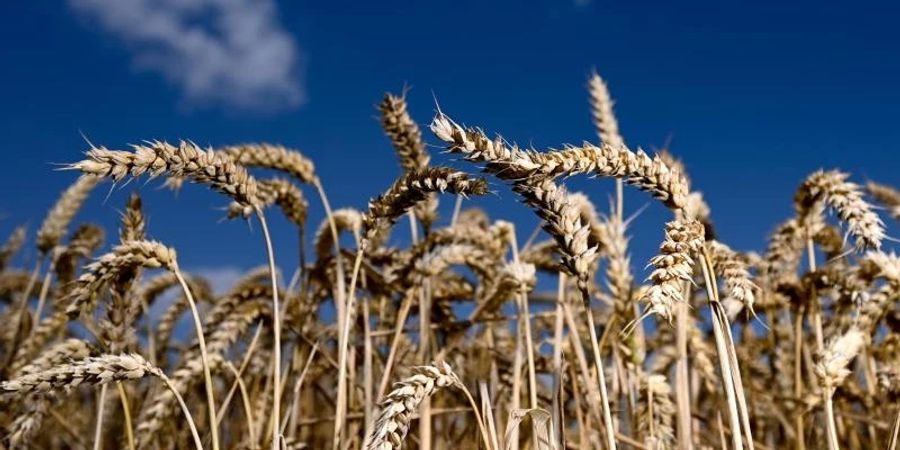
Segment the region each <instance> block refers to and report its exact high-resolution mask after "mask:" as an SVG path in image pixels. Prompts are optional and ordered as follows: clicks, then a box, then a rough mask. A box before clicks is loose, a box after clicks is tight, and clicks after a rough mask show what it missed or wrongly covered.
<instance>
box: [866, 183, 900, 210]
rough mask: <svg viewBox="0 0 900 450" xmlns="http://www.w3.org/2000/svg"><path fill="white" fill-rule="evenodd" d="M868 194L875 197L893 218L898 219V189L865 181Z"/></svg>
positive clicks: (899, 206)
mask: <svg viewBox="0 0 900 450" xmlns="http://www.w3.org/2000/svg"><path fill="white" fill-rule="evenodd" d="M866 190H867V191H869V195H871V196H872V197H875V200H878V202H879V203H881V204H882V205H883V206H884V207H885V208H887V209H888V211H889V212H890V214H891V217H893V218H894V219H897V220H900V191H898V190H897V189H896V188H893V187H891V186H888V185H885V184H880V183H876V182H874V181H870V182H868V183H866Z"/></svg>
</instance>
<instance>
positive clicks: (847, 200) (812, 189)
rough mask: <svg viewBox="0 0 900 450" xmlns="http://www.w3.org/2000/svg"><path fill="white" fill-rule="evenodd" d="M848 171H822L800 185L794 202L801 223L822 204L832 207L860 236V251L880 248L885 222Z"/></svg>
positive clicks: (852, 231) (857, 236) (851, 231)
mask: <svg viewBox="0 0 900 450" xmlns="http://www.w3.org/2000/svg"><path fill="white" fill-rule="evenodd" d="M848 177H849V175H848V174H846V173H843V172H840V171H837V170H830V171H827V172H826V171H823V170H819V171H816V172H815V173H813V174H812V175H810V176H809V177H808V178H807V179H806V181H804V182H803V184H802V185H800V188H799V189H798V190H797V193H796V195H795V196H794V204H795V207H796V209H797V215H798V217H800V221H801V223H805V220H806V218H807V217H809V216H810V215H811V214H817V213H818V211H819V205H822V204H824V205H827V206H829V207H831V208H832V209H833V210H834V211H835V212H836V213H837V214H838V216H839V217H840V218H841V220H843V221H844V222H846V223H847V227H848V232H849V234H850V235H852V236H853V237H855V238H856V249H857V251H863V250H867V249H874V250H878V249H879V248H881V240H882V239H884V236H885V232H884V223H882V221H881V219H880V218H879V217H878V215H877V214H875V212H874V211H873V208H872V206H871V205H870V204H869V203H868V202H866V201H865V200H863V193H862V189H861V188H860V186H859V185H857V184H856V183H852V182H849V181H847V178H848Z"/></svg>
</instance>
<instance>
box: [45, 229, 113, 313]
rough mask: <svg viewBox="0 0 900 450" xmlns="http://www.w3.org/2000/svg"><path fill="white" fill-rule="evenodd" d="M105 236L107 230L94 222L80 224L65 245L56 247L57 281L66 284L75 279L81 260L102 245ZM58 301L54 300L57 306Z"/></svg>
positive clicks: (88, 256)
mask: <svg viewBox="0 0 900 450" xmlns="http://www.w3.org/2000/svg"><path fill="white" fill-rule="evenodd" d="M105 238H106V232H105V231H103V228H100V227H99V226H97V225H92V224H83V225H80V226H79V227H78V229H76V230H75V232H74V233H72V237H71V238H70V239H69V242H68V243H67V244H66V245H65V246H57V247H56V248H55V249H54V252H56V253H55V255H54V256H55V258H56V266H55V267H54V268H55V270H56V278H57V281H58V282H59V283H60V284H61V285H64V284H67V283H69V282H70V281H72V280H74V279H75V272H76V270H77V269H78V266H79V263H80V261H81V260H83V259H88V258H90V257H91V256H92V255H93V254H94V252H96V251H97V249H99V248H100V247H102V246H103V241H104V239H105ZM57 303H58V302H54V305H55V306H56V307H58V306H59V305H58V304H57Z"/></svg>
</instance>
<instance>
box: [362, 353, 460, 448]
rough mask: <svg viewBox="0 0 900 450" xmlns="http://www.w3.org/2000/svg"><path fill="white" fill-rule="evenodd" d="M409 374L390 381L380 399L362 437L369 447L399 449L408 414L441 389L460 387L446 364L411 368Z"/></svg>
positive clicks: (409, 420) (408, 420)
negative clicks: (378, 408)
mask: <svg viewBox="0 0 900 450" xmlns="http://www.w3.org/2000/svg"><path fill="white" fill-rule="evenodd" d="M411 371H412V375H411V376H409V377H407V378H404V379H403V380H401V381H399V382H397V383H395V384H394V390H393V391H391V392H390V393H389V394H387V395H386V396H385V397H384V399H382V400H381V402H380V403H381V413H380V414H379V416H378V419H376V421H375V425H374V426H373V427H372V434H371V435H370V436H369V437H368V438H367V439H366V441H367V442H366V444H365V447H366V449H369V450H392V449H396V450H399V449H401V448H403V441H404V439H406V434H407V433H408V432H409V425H410V422H411V421H412V416H413V415H414V414H415V413H416V411H417V410H418V409H419V404H420V403H422V401H423V400H425V399H426V398H428V397H431V396H432V395H434V393H435V392H437V391H438V390H440V389H442V388H446V387H451V386H460V385H461V382H460V381H459V378H458V377H457V376H456V374H455V373H453V370H452V369H451V368H450V366H449V365H448V364H447V363H444V362H439V363H436V364H435V365H433V366H420V367H413V368H412V369H411Z"/></svg>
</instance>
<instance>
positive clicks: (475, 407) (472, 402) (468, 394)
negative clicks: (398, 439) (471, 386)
mask: <svg viewBox="0 0 900 450" xmlns="http://www.w3.org/2000/svg"><path fill="white" fill-rule="evenodd" d="M457 387H459V389H460V390H461V391H463V394H465V395H466V399H468V400H469V406H471V407H472V412H473V413H474V414H475V421H476V422H478V431H479V432H480V433H481V439H482V442H483V443H484V445H485V447H484V448H486V449H490V448H491V439H490V436H489V435H488V432H487V430H486V429H485V428H484V418H483V417H482V416H481V413H480V412H479V411H478V403H475V399H474V398H472V393H471V392H469V390H468V389H467V388H466V386H465V385H464V384H462V383H461V382H460V383H459V384H458V385H457Z"/></svg>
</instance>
